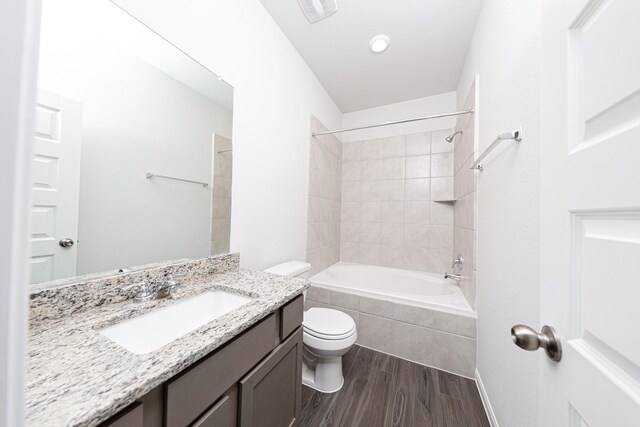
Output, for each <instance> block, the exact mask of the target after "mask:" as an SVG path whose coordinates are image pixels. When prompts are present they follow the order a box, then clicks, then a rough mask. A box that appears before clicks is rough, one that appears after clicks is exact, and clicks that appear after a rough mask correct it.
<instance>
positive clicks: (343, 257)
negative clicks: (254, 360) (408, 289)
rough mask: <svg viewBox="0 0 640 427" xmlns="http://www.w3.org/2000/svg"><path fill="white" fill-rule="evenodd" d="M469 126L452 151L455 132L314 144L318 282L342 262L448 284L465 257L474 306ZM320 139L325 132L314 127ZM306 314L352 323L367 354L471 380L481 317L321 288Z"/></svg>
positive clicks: (313, 238) (310, 239)
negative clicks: (332, 313) (441, 277)
mask: <svg viewBox="0 0 640 427" xmlns="http://www.w3.org/2000/svg"><path fill="white" fill-rule="evenodd" d="M473 102H474V98H473V97H470V98H469V99H468V100H467V103H471V106H473ZM468 108H471V107H468ZM466 117H467V116H465V120H464V121H463V122H462V121H459V122H458V123H457V126H456V128H460V127H463V126H464V127H466V125H467V124H469V123H470V125H471V126H469V127H468V128H467V129H466V130H465V133H464V135H463V136H462V137H461V136H460V135H458V136H457V137H456V139H455V140H454V142H453V143H448V142H446V141H445V138H446V137H447V136H449V135H451V133H452V132H453V130H452V129H441V130H435V131H431V132H423V133H417V134H409V135H398V136H394V137H389V138H381V139H374V140H366V141H358V142H348V143H344V144H341V143H340V141H339V140H338V139H337V138H335V137H334V136H321V137H317V138H311V154H310V168H309V170H310V172H309V175H310V180H309V220H308V222H309V228H308V235H307V261H308V262H310V263H311V265H312V274H315V273H317V272H319V271H321V270H323V269H325V268H327V267H329V266H330V265H332V264H334V263H335V262H337V261H338V260H340V261H347V262H358V263H362V264H371V265H378V266H387V267H394V268H403V269H407V270H419V271H427V272H432V273H442V274H444V272H445V271H451V263H452V260H453V258H454V256H455V254H457V253H458V252H461V253H462V254H463V256H464V258H465V260H466V263H465V265H464V268H463V271H462V274H463V275H465V279H464V280H463V281H462V282H461V288H462V290H463V293H464V294H465V297H466V298H467V300H468V301H469V303H470V304H471V305H472V306H473V305H474V304H473V301H474V298H475V287H474V280H475V274H474V270H475V225H474V224H475V217H474V210H475V176H474V175H473V171H471V170H469V169H468V167H467V163H469V162H471V161H472V160H473V158H474V132H473V127H474V123H473V122H469V121H468V120H466ZM312 130H313V131H315V132H318V131H323V130H325V128H324V126H322V124H320V123H319V122H318V121H317V120H316V119H315V118H312ZM465 168H466V169H465ZM468 172H471V173H468ZM454 173H455V179H454ZM454 181H455V182H454ZM337 242H339V246H338V244H337ZM305 306H306V309H308V308H311V307H327V308H334V309H337V310H341V311H343V312H345V313H347V314H349V315H350V316H352V317H353V319H354V320H355V321H356V326H357V328H358V343H359V344H360V345H362V346H365V347H370V348H373V349H375V350H378V351H382V352H385V353H389V354H392V355H394V356H398V357H401V358H405V359H408V360H411V361H414V362H418V363H422V364H425V365H429V366H433V367H436V368H439V369H443V370H446V371H450V372H453V373H456V374H459V375H463V376H467V377H473V374H474V370H475V355H476V338H475V337H476V319H475V318H473V317H467V316H461V315H455V314H450V313H445V312H442V311H438V310H431V309H426V308H420V307H416V306H412V305H408V304H398V303H394V302H390V301H386V300H384V297H382V299H373V298H366V297H362V296H359V295H356V294H352V293H348V292H336V291H329V290H327V289H323V288H319V287H316V286H313V285H312V287H311V288H310V289H309V291H308V294H307V299H306V303H305Z"/></svg>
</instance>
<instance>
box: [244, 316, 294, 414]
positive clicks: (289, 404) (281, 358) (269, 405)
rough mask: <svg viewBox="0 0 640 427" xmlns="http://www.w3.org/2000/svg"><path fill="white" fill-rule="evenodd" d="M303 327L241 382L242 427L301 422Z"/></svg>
mask: <svg viewBox="0 0 640 427" xmlns="http://www.w3.org/2000/svg"><path fill="white" fill-rule="evenodd" d="M301 393H302V328H298V330H297V331H296V332H294V333H293V334H292V335H291V336H289V338H288V339H287V340H286V341H284V342H283V343H282V344H280V345H279V346H278V347H276V349H275V350H274V351H273V352H272V353H271V354H270V355H269V356H268V357H267V358H266V359H264V360H263V361H262V362H261V363H260V364H259V365H258V366H256V367H255V368H254V369H253V370H252V371H251V372H250V373H249V374H247V376H245V377H244V378H243V379H242V380H241V381H240V408H239V415H240V420H239V421H240V422H239V425H240V426H241V427H289V426H296V425H298V423H299V420H300V405H301Z"/></svg>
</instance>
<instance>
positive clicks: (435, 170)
mask: <svg viewBox="0 0 640 427" xmlns="http://www.w3.org/2000/svg"><path fill="white" fill-rule="evenodd" d="M431 176H432V177H436V176H453V153H441V154H432V155H431Z"/></svg>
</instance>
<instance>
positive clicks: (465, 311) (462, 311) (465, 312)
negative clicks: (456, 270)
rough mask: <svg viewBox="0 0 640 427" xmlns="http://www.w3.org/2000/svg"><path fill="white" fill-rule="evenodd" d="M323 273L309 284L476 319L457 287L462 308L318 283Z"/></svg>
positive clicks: (344, 263)
mask: <svg viewBox="0 0 640 427" xmlns="http://www.w3.org/2000/svg"><path fill="white" fill-rule="evenodd" d="M334 266H361V267H374V268H381V269H389V270H396V271H402V272H408V273H413V274H422V275H425V274H426V275H432V276H434V273H426V272H420V271H412V270H403V269H398V268H391V267H381V266H374V265H367V264H358V263H347V262H343V261H341V262H338V263H336V264H334V265H332V266H331V267H334ZM331 267H327V268H331ZM323 271H324V270H322V271H320V272H318V273H317V274H315V275H314V276H312V277H311V278H310V279H309V281H310V282H311V284H312V285H313V286H315V287H318V288H323V289H327V290H330V291H334V292H342V293H346V294H351V295H357V296H363V297H368V298H374V299H377V300H382V301H389V302H393V303H397V304H404V305H410V306H414V307H418V308H425V309H431V310H436V311H441V312H445V313H449V314H455V315H459V316H464V317H469V318H472V319H477V317H478V316H477V313H476V312H475V311H474V310H473V309H472V308H471V306H470V305H469V303H468V302H467V300H466V299H465V298H464V295H462V291H461V290H460V288H458V287H455V289H456V294H459V295H458V296H459V301H460V304H461V305H462V304H464V305H465V306H464V307H461V306H454V305H451V304H445V303H438V302H436V301H417V300H415V299H411V298H407V297H399V296H395V295H391V294H390V293H385V292H377V291H371V290H367V289H362V288H356V287H353V288H352V287H347V286H343V285H336V284H334V283H328V282H325V281H319V280H318V279H316V276H317V275H318V274H320V273H322V272H323ZM443 280H444V279H443ZM345 308H347V309H348V307H345Z"/></svg>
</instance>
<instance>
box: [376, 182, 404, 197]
mask: <svg viewBox="0 0 640 427" xmlns="http://www.w3.org/2000/svg"><path fill="white" fill-rule="evenodd" d="M404 192H405V182H404V179H388V180H384V181H382V184H381V187H380V198H381V200H382V201H383V202H392V201H402V200H404Z"/></svg>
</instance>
